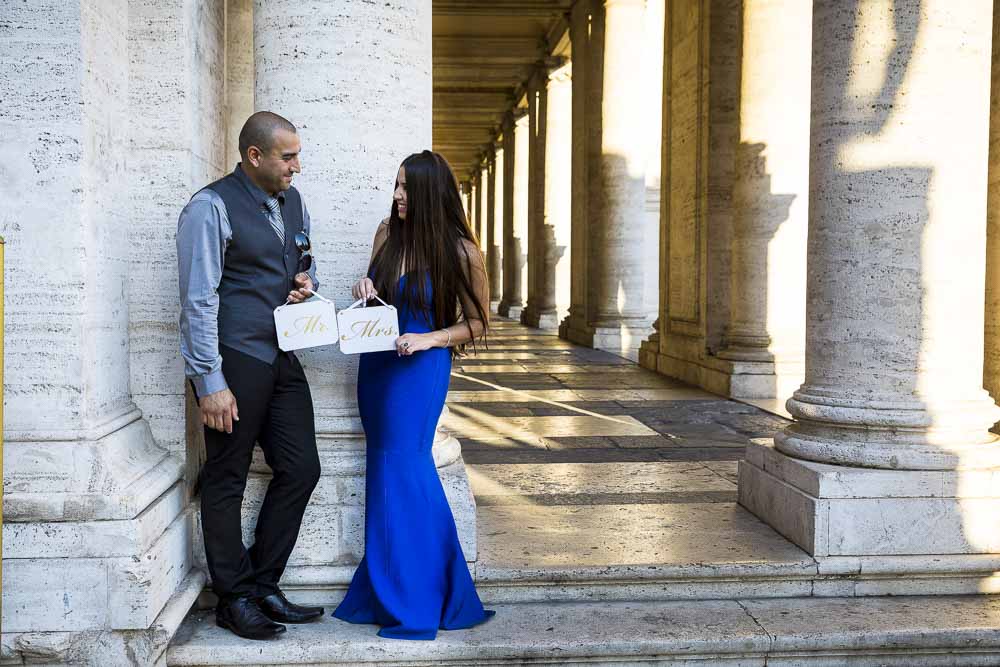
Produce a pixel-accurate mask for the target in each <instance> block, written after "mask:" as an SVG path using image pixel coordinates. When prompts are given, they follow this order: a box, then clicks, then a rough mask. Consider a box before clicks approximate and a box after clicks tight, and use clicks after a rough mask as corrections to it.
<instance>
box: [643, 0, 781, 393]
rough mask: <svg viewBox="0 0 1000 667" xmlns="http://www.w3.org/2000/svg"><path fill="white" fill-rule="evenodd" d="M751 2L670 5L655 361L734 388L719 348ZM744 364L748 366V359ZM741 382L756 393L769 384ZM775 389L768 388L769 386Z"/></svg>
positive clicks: (646, 358)
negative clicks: (743, 24) (745, 24)
mask: <svg viewBox="0 0 1000 667" xmlns="http://www.w3.org/2000/svg"><path fill="white" fill-rule="evenodd" d="M740 19H741V3H740V2H736V1H735V0H704V1H702V2H693V3H683V4H679V3H673V4H670V5H669V7H668V8H667V16H666V30H667V34H666V35H665V39H664V72H663V77H664V82H663V91H664V95H665V98H664V109H663V126H662V136H663V142H664V143H663V151H664V154H663V162H662V163H661V164H662V180H663V183H664V196H663V201H662V206H661V216H660V223H661V229H660V234H661V245H660V248H661V252H662V253H663V255H664V259H663V264H664V269H663V271H664V273H663V276H662V280H661V283H660V292H661V298H660V309H659V320H658V332H657V334H656V337H655V340H652V341H650V343H648V344H647V345H646V349H645V351H644V353H643V355H642V363H643V365H645V366H646V367H647V368H651V369H655V370H657V371H659V372H660V373H663V374H665V375H669V376H671V377H675V378H678V379H681V380H684V381H685V382H689V383H691V384H696V385H698V386H701V387H704V388H706V389H709V390H710V391H714V392H718V393H722V394H730V393H731V390H730V378H731V377H732V376H734V375H744V374H746V375H747V376H748V377H751V378H753V377H754V376H753V375H750V374H748V373H746V371H743V372H735V373H734V369H732V368H731V367H730V366H729V363H730V362H726V361H721V362H720V360H719V359H718V358H717V357H716V356H715V353H716V352H717V351H718V350H719V349H720V348H721V347H722V343H723V333H724V331H725V329H726V327H727V326H728V325H729V322H730V296H729V289H730V260H731V255H732V245H731V242H732V225H733V219H732V218H733V206H732V195H733V182H734V179H735V173H736V152H737V146H738V143H739V139H738V133H739V124H738V114H739V109H740V106H739V105H740V86H741V82H740V62H741V48H740ZM740 370H741V371H742V369H740ZM753 384H754V383H753V381H752V380H751V385H752V387H751V388H750V390H749V391H748V390H746V389H744V390H741V391H739V392H738V393H737V395H740V396H753V395H757V394H758V392H760V389H759V388H758V387H756V386H753ZM765 393H766V392H765Z"/></svg>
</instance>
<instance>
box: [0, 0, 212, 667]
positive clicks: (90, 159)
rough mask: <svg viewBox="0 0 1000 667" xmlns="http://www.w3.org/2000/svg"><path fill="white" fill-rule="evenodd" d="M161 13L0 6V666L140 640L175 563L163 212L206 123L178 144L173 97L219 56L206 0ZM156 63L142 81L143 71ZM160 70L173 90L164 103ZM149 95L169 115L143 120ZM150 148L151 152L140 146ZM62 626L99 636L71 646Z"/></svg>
mask: <svg viewBox="0 0 1000 667" xmlns="http://www.w3.org/2000/svg"><path fill="white" fill-rule="evenodd" d="M178 4H180V3H178ZM219 6H221V3H219ZM176 9H177V7H175V6H174V5H173V4H170V3H147V2H140V1H136V2H125V1H124V0H113V1H110V2H94V1H91V0H82V1H77V2H65V3H49V4H39V3H31V4H28V3H22V4H19V5H16V6H15V5H11V6H10V7H7V8H5V12H6V13H5V22H4V25H3V27H2V28H0V33H2V39H0V51H2V53H0V59H2V60H4V61H5V62H10V63H16V65H14V66H13V68H12V69H5V70H4V72H5V73H4V75H3V76H4V77H7V78H5V79H4V81H3V83H4V85H5V87H6V88H7V89H9V90H15V91H18V93H17V94H15V95H11V96H10V97H9V99H8V100H7V102H6V103H5V105H4V110H3V112H2V116H0V135H2V136H4V137H5V138H9V139H10V140H9V141H6V140H5V141H4V142H3V148H2V151H3V153H4V158H5V160H6V161H7V162H8V163H10V164H15V163H17V164H25V165H30V168H28V169H19V170H14V171H12V172H11V173H10V174H9V178H7V179H5V181H4V186H3V187H4V188H6V190H5V194H6V195H7V198H8V200H10V201H17V202H19V204H18V206H16V207H8V208H7V209H6V213H4V214H0V233H2V234H3V236H5V238H6V240H7V264H6V270H7V271H8V273H7V276H6V295H5V296H6V309H7V320H6V342H7V348H6V358H5V363H6V367H7V373H6V374H5V380H6V386H5V387H4V390H5V391H4V393H5V402H6V406H5V407H6V410H5V417H6V421H5V427H6V428H5V433H4V436H5V437H4V453H5V457H4V458H5V459H6V461H5V463H6V466H5V470H4V473H5V474H4V487H5V492H6V493H5V497H4V509H5V511H4V519H5V520H6V522H7V523H6V525H5V527H4V537H5V540H4V554H3V555H4V562H3V568H4V572H5V574H6V575H7V576H5V578H4V591H3V598H4V599H3V602H4V604H3V614H4V616H3V619H2V627H3V632H4V635H3V637H4V647H5V648H4V658H3V659H4V661H5V662H6V661H10V660H13V661H15V662H16V661H20V660H21V659H22V658H26V657H27V658H30V657H32V656H35V657H37V658H39V659H41V660H50V661H55V662H57V661H59V660H60V659H61V658H60V657H59V656H60V655H61V654H60V649H59V648H58V647H71V646H75V647H76V648H75V649H74V650H75V651H76V653H75V655H77V657H78V658H79V660H80V661H90V662H92V663H93V664H111V663H110V662H107V661H106V660H104V659H103V658H102V657H101V656H106V647H108V646H110V645H112V644H116V643H118V644H120V643H122V642H124V641H126V639H125V637H124V636H123V635H122V634H121V633H118V632H117V631H119V630H126V629H127V630H139V631H141V632H138V633H134V636H133V637H132V639H136V640H137V643H143V642H147V641H149V640H150V635H151V634H153V633H155V630H153V629H151V626H152V625H153V623H154V619H155V618H156V616H157V615H158V614H159V613H160V612H161V610H162V609H163V607H164V605H165V604H166V603H167V600H168V599H169V598H170V596H171V595H172V594H173V593H174V592H175V590H176V589H177V587H178V586H179V585H180V582H181V581H182V580H183V579H184V578H185V576H186V575H187V573H188V571H189V569H190V563H189V552H190V549H189V545H190V537H189V535H188V534H187V532H186V525H187V523H186V518H185V515H184V514H183V508H184V504H185V501H186V498H185V496H184V491H183V489H182V487H181V486H179V485H178V484H177V482H178V479H179V478H180V475H181V470H182V467H181V465H180V461H179V460H178V459H177V458H175V457H172V456H170V455H169V453H168V451H167V450H166V449H164V448H163V447H162V446H161V445H163V444H169V443H170V441H171V439H172V437H173V436H172V435H171V432H173V431H175V430H177V429H178V428H179V430H180V432H183V410H182V409H178V408H177V405H176V402H175V401H174V396H176V395H179V394H180V392H181V391H182V386H183V385H182V384H181V381H180V379H179V375H178V373H177V368H176V359H177V355H176V352H175V350H176V347H177V341H176V326H175V325H174V321H175V319H176V273H175V270H172V269H171V267H170V265H171V264H172V263H173V259H172V250H168V248H172V245H173V243H172V229H173V226H174V225H175V220H176V217H175V216H176V212H177V210H176V209H175V210H173V212H172V213H170V212H169V211H168V210H167V206H169V205H170V204H171V203H173V202H178V201H179V202H181V203H183V201H184V199H185V198H186V197H187V196H189V195H190V191H189V188H190V181H191V171H192V170H193V169H194V170H198V169H200V168H201V167H200V166H199V165H198V164H194V165H192V162H193V160H192V158H193V156H194V155H195V154H197V150H199V149H200V148H199V147H203V148H205V150H206V151H207V150H208V147H206V146H207V143H208V142H209V141H210V138H211V134H212V130H211V128H209V129H208V130H207V132H206V134H204V135H202V134H198V133H197V131H198V130H201V129H202V126H200V125H196V126H189V124H188V119H187V115H186V113H185V109H187V108H188V107H186V106H184V105H186V104H188V103H189V102H191V103H193V101H194V100H204V99H208V100H209V102H208V103H209V104H211V101H210V99H211V95H212V94H213V91H214V81H215V79H214V78H213V76H212V75H211V73H209V72H208V71H207V69H205V68H207V67H209V66H210V63H211V60H212V58H213V57H214V56H213V54H215V53H218V52H219V51H218V50H217V47H218V44H217V41H218V38H217V36H218V32H217V29H216V28H217V26H216V25H215V24H214V23H213V21H212V20H211V17H212V16H213V12H214V10H215V9H216V6H215V4H214V3H201V4H200V5H199V6H198V7H197V10H196V11H194V12H179V11H175V10H176ZM188 21H190V22H191V23H188ZM195 27H197V30H194V28H195ZM178 40H183V44H184V48H183V49H178V46H177V44H178ZM190 45H200V47H202V48H204V50H205V53H204V58H205V60H204V61H197V62H196V63H193V62H191V61H189V60H187V59H186V57H185V54H186V49H187V48H189V46H190ZM158 51H159V55H157V52H158ZM25 54H31V57H26V56H25ZM164 54H166V55H164ZM156 58H159V62H158V66H159V68H160V69H161V71H158V72H155V73H154V72H150V71H149V69H148V66H149V64H150V62H151V61H152V60H155V59H156ZM168 69H170V70H173V72H169V73H168V72H167V71H166V70H168ZM189 74H190V75H191V76H188V75H189ZM161 75H162V76H161ZM175 76H176V77H177V79H180V80H182V81H183V82H184V85H185V86H186V87H187V88H186V89H185V91H186V92H187V93H188V96H186V97H183V98H182V99H180V100H179V99H178V98H177V96H176V95H175V93H177V92H178V89H177V88H176V86H175V79H174V78H173V77H175ZM143 86H145V88H144V87H143ZM219 89H220V90H221V87H220V88H219ZM164 99H169V100H170V102H171V103H178V106H177V109H178V113H176V114H171V113H165V114H162V115H161V114H159V113H156V114H149V113H148V109H150V108H153V107H156V108H157V110H159V107H160V106H161V105H162V104H163V100H164ZM133 105H136V108H134V107H133ZM140 117H141V118H144V120H139V118H140ZM163 137H166V138H167V141H165V142H164V141H161V142H159V143H158V144H157V148H158V153H157V156H156V158H157V159H156V160H155V161H154V160H151V159H150V155H149V153H147V152H145V151H144V150H143V149H144V148H146V147H147V146H149V145H150V144H153V143H156V141H155V139H156V138H160V139H162V138H163ZM199 142H201V143H199ZM154 163H155V164H154ZM140 173H141V174H143V177H142V178H139V177H138V174H140ZM171 215H172V216H173V217H172V218H170V220H169V222H168V223H166V228H165V229H166V231H161V229H160V227H161V226H162V225H164V224H165V223H164V220H166V219H167V218H168V217H169V216H171ZM40 267H54V268H52V269H51V270H50V269H46V268H40ZM171 276H173V277H171ZM171 285H172V287H171ZM140 290H142V292H141V294H142V299H139V298H137V297H138V295H139V294H140ZM166 290H172V291H173V303H168V301H167V296H166V294H167V292H166ZM40 295H44V296H40ZM171 331H173V332H174V334H173V336H171V333H170V332H171ZM140 334H141V336H140ZM137 337H138V338H141V339H142V340H141V342H140V341H138V340H137ZM167 340H169V343H168V342H166V341H167ZM171 378H173V381H174V382H175V383H176V384H175V387H176V389H173V390H172V389H170V388H169V384H170V383H171V381H172V380H171ZM154 384H155V385H156V389H155V390H154V389H152V387H153V385H154ZM172 392H173V395H171V394H172ZM154 394H155V396H154ZM133 395H134V396H135V398H136V401H135V403H138V404H139V405H140V406H141V407H142V408H143V410H144V411H146V412H147V413H148V414H149V420H148V421H147V420H146V419H143V418H142V414H141V413H140V412H139V410H138V409H137V408H136V404H135V403H134V402H133ZM161 398H162V399H163V400H161ZM180 405H182V403H180ZM150 424H153V425H154V428H155V434H156V440H154V433H153V432H151V430H150ZM157 440H159V443H158V442H157ZM95 591H98V592H99V594H95ZM80 632H86V633H90V634H88V635H86V636H87V637H93V635H95V634H100V635H102V636H104V637H105V640H104V641H103V642H90V643H89V644H87V643H86V642H84V641H83V640H82V639H81V638H82V637H83V635H80V634H79V633H80ZM14 633H17V634H14ZM22 633H23V634H22ZM32 645H34V646H37V647H39V650H38V651H37V652H34V650H33V649H32ZM8 646H9V647H10V650H9V652H8ZM161 648H162V647H161ZM108 650H110V649H108ZM156 657H157V656H156V655H153V656H152V658H151V659H153V660H155V659H156ZM78 664H79V663H78Z"/></svg>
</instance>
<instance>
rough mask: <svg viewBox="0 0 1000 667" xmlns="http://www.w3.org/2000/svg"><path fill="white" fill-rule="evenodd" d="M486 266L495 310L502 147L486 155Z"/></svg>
mask: <svg viewBox="0 0 1000 667" xmlns="http://www.w3.org/2000/svg"><path fill="white" fill-rule="evenodd" d="M486 172H487V173H486V181H487V183H486V266H487V268H488V270H489V279H490V310H492V311H493V312H496V310H497V308H498V307H499V306H500V295H501V294H502V293H503V270H502V267H503V262H502V261H501V260H502V252H501V242H502V240H503V229H502V226H503V180H502V179H503V148H498V147H496V146H494V147H492V148H491V149H490V153H489V154H488V155H487V156H486Z"/></svg>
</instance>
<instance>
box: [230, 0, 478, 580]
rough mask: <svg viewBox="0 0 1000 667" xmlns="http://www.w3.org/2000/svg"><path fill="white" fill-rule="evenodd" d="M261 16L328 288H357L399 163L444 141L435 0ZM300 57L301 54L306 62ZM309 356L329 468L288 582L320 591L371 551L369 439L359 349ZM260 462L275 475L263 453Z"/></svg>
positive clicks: (470, 509)
mask: <svg viewBox="0 0 1000 667" xmlns="http://www.w3.org/2000/svg"><path fill="white" fill-rule="evenodd" d="M253 22H254V45H255V70H256V90H255V103H256V106H257V108H258V109H267V110H271V111H275V112H277V113H280V114H281V115H283V116H285V117H287V118H288V119H289V120H290V121H292V122H293V123H295V124H296V125H297V127H298V132H299V136H300V138H301V141H302V147H303V152H302V155H303V159H302V174H301V175H299V176H298V177H297V178H296V187H297V188H298V189H299V190H300V192H301V193H302V195H303V198H304V199H305V202H306V205H307V206H308V207H309V210H310V213H311V215H312V219H313V221H314V224H313V233H312V236H313V247H314V254H315V256H316V261H317V265H318V274H319V279H320V281H321V283H322V291H323V292H324V293H326V294H327V295H330V296H331V297H336V296H337V295H345V294H349V293H350V286H351V285H352V284H353V283H354V282H355V281H356V280H357V279H358V277H359V276H361V275H363V274H364V272H365V270H366V267H367V264H368V259H369V255H370V252H371V242H372V238H373V236H374V233H375V229H376V227H377V226H378V224H379V222H380V221H381V220H382V219H383V218H384V217H385V216H386V215H387V214H388V213H389V210H390V207H391V204H392V191H393V185H394V181H395V176H396V171H397V169H398V167H399V163H400V162H401V161H402V160H403V158H405V157H406V155H407V154H408V153H410V152H411V148H412V147H413V146H415V145H416V146H429V145H430V144H431V91H432V84H431V7H430V4H429V3H427V2H424V1H422V0H400V1H398V2H393V3H388V4H386V3H378V4H371V3H360V2H352V3H328V2H320V1H319V0H314V1H309V2H303V1H302V0H256V1H255V4H254V17H253ZM386 25H392V26H394V27H395V28H396V30H393V31H386V30H384V26H386ZM358 34H364V35H366V39H364V40H358V39H356V36H357V35H358ZM290 53H294V54H296V57H295V58H294V59H293V60H292V61H290V60H289V54H290ZM388 79H392V80H393V81H394V83H393V85H392V86H390V87H387V86H386V85H385V81H386V80H388ZM358 100H364V105H365V108H364V113H358V106H357V103H358ZM408 147H411V148H408ZM340 298H343V296H340ZM299 358H300V359H301V360H302V363H303V366H304V367H305V368H306V373H307V375H308V376H309V380H310V386H311V389H312V394H313V401H314V404H315V409H316V426H317V434H318V441H319V448H320V458H321V462H322V468H323V476H322V479H321V480H320V483H319V487H318V489H317V491H316V493H315V494H314V497H313V501H312V502H311V503H310V506H309V508H308V509H307V512H306V517H305V519H304V521H303V525H302V530H301V532H300V534H299V540H298V543H297V545H296V548H295V551H294V552H293V553H292V556H291V559H290V561H289V568H288V570H287V571H286V573H285V577H284V579H283V580H282V585H283V586H286V585H287V586H288V587H293V588H294V587H304V588H306V589H308V591H309V592H303V593H302V594H303V595H305V596H306V598H305V599H308V596H309V595H315V596H320V595H322V594H323V590H324V589H325V588H328V587H330V586H336V585H340V584H342V583H344V579H345V577H346V576H348V574H349V573H348V572H346V571H345V568H344V567H343V565H344V564H349V563H353V562H357V561H358V560H359V559H360V558H361V556H362V554H363V551H364V540H363V524H364V506H363V499H364V491H363V481H364V480H363V476H362V475H361V472H362V471H363V462H364V440H363V431H362V428H361V423H360V419H359V417H358V409H357V404H356V398H355V395H356V392H355V381H356V376H357V370H356V369H357V356H356V355H344V354H342V353H340V352H339V351H338V350H336V349H332V348H320V349H316V350H309V351H305V352H304V353H302V354H300V355H299ZM445 440H446V439H442V438H440V437H439V441H441V442H442V443H443V442H444V441H445ZM436 453H438V452H436ZM436 458H438V459H439V462H443V461H442V460H441V457H440V456H438V457H436ZM448 458H450V455H449V456H448V457H445V459H448ZM452 460H454V465H446V466H445V467H442V468H440V469H439V474H440V476H441V479H442V482H443V484H444V486H445V488H446V492H447V494H448V497H449V500H450V502H451V505H452V509H453V511H454V513H455V515H456V519H457V521H458V528H459V534H460V537H461V539H462V543H463V549H464V550H465V553H466V555H467V557H468V558H469V559H470V560H474V559H475V555H476V547H475V510H474V508H475V505H474V501H473V499H472V497H471V495H470V494H469V487H468V478H467V476H466V474H465V468H464V464H463V462H462V461H461V458H460V457H459V458H457V460H456V459H452ZM254 471H255V472H260V473H266V472H267V469H266V466H265V464H264V462H263V461H262V460H256V461H255V463H254ZM265 482H266V477H265V476H263V475H262V476H261V477H260V478H259V479H255V480H254V483H253V484H251V485H250V486H249V487H248V495H249V498H250V499H249V501H248V503H247V505H250V506H251V511H250V512H248V515H247V518H248V521H247V522H245V530H249V527H250V526H252V525H253V524H252V506H253V505H254V504H255V503H256V501H258V500H259V499H260V496H259V495H258V494H260V493H262V490H263V488H264V485H265Z"/></svg>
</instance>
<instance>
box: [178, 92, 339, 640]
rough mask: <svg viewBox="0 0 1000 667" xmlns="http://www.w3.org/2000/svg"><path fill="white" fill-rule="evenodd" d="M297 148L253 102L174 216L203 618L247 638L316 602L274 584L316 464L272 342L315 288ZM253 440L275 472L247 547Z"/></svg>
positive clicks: (306, 404) (304, 407)
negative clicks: (236, 135) (196, 434)
mask: <svg viewBox="0 0 1000 667" xmlns="http://www.w3.org/2000/svg"><path fill="white" fill-rule="evenodd" d="M300 149H301V144H300V142H299V137H298V133H297V132H296V130H295V126H294V125H292V124H291V123H290V122H288V121H287V120H285V119H284V118H282V117H281V116H279V115H277V114H274V113H270V112H267V111H261V112H258V113H255V114H253V115H252V116H250V118H249V119H248V120H247V122H246V124H245V125H244V126H243V129H242V131H241V132H240V156H241V161H240V163H239V164H237V165H236V168H235V169H234V170H233V172H232V173H231V174H229V175H227V176H225V177H223V178H221V179H220V180H218V181H216V182H215V183H212V184H211V185H208V186H206V187H205V188H203V189H202V190H200V191H199V192H198V193H196V194H195V195H194V197H192V198H191V201H190V202H188V204H187V206H185V207H184V210H183V211H182V212H181V215H180V220H179V221H178V226H177V257H178V273H179V278H180V302H181V318H180V329H181V353H182V355H183V357H184V362H185V374H186V376H187V378H188V379H189V380H190V382H191V386H192V387H193V389H194V392H195V395H196V397H197V399H198V405H199V407H200V409H201V417H202V421H203V422H204V427H205V446H206V450H207V451H206V453H207V460H206V461H205V464H204V467H203V468H202V471H201V476H200V489H201V520H202V528H203V530H204V535H205V552H206V555H207V557H208V569H209V572H210V574H211V577H212V587H213V589H214V590H215V592H216V594H218V596H219V604H218V607H217V608H216V622H217V623H218V625H219V626H221V627H224V628H227V629H229V630H231V631H232V632H234V633H236V634H237V635H239V636H241V637H245V638H248V639H268V638H271V637H274V636H275V635H278V634H280V633H282V632H284V631H285V626H284V625H282V623H304V622H307V621H311V620H313V619H316V618H318V617H320V616H322V615H323V609H322V608H319V607H303V606H300V605H295V604H292V603H291V602H289V601H288V599H287V598H286V597H285V596H284V594H283V593H282V592H281V590H280V589H279V588H278V581H279V579H280V578H281V574H282V572H283V571H284V569H285V565H286V563H287V562H288V556H289V554H291V552H292V548H293V547H294V546H295V541H296V540H297V539H298V533H299V526H300V525H301V523H302V515H303V513H304V511H305V508H306V504H307V503H308V502H309V497H310V496H311V495H312V492H313V489H314V488H315V487H316V483H317V482H318V481H319V474H320V469H319V456H318V454H317V451H316V434H315V426H314V423H313V405H312V396H311V394H310V392H309V384H308V382H307V381H306V376H305V373H303V371H302V365H301V364H300V363H299V361H298V359H296V357H295V355H294V354H293V353H291V352H282V351H281V350H280V349H278V338H277V333H276V332H275V328H274V317H273V311H274V309H275V308H276V307H278V306H280V305H282V304H283V303H285V301H286V300H290V301H293V302H299V301H302V300H304V299H307V298H309V296H310V295H311V292H310V291H311V290H313V289H316V288H318V283H317V281H316V267H315V266H314V265H313V262H312V255H311V253H310V252H309V249H310V248H309V240H308V239H309V232H310V224H309V213H308V211H307V210H306V206H305V203H304V202H303V200H302V196H301V195H300V194H299V192H298V191H297V190H296V189H295V188H293V187H292V178H293V176H294V175H295V174H297V173H299V171H300V168H299V151H300ZM255 443H259V444H260V447H261V449H262V450H263V452H264V458H265V459H266V461H267V463H268V465H269V466H270V467H271V469H272V470H273V471H274V476H273V478H272V479H271V483H270V485H269V486H268V489H267V495H266V496H265V498H264V503H263V505H262V506H261V508H260V514H259V515H258V518H257V527H256V530H255V541H254V544H253V546H252V547H251V548H250V549H247V548H246V547H245V545H244V544H243V533H242V530H241V528H240V508H241V506H242V503H243V492H244V490H245V488H246V481H247V474H248V472H249V470H250V462H251V459H252V457H253V448H254V444H255Z"/></svg>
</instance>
